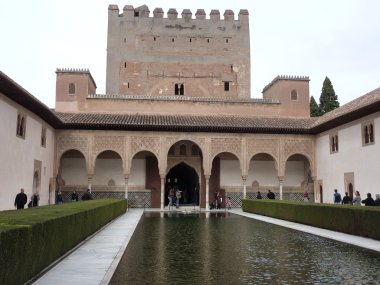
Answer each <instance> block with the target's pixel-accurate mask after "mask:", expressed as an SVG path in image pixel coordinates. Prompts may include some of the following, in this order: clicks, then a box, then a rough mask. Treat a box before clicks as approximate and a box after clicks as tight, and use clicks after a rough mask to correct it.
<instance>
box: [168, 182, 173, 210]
mask: <svg viewBox="0 0 380 285" xmlns="http://www.w3.org/2000/svg"><path fill="white" fill-rule="evenodd" d="M168 199H169V205H168V206H169V209H170V207H172V206H173V199H174V189H173V188H172V187H170V188H169V194H168Z"/></svg>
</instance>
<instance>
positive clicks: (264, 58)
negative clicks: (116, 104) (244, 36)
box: [0, 0, 380, 108]
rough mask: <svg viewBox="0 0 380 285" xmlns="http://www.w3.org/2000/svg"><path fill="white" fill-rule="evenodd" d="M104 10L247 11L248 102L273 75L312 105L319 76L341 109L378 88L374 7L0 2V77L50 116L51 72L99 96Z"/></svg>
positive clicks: (379, 32) (250, 0) (357, 0)
mask: <svg viewBox="0 0 380 285" xmlns="http://www.w3.org/2000/svg"><path fill="white" fill-rule="evenodd" d="M109 4H117V5H118V6H119V8H120V10H122V9H123V7H124V5H133V6H134V7H138V6H141V5H143V4H146V5H147V6H148V7H149V9H150V11H151V16H152V13H153V10H154V8H156V7H161V8H163V10H164V12H165V17H166V12H167V11H168V9H169V8H176V9H177V12H178V14H179V16H180V14H181V12H182V10H183V9H186V8H188V9H191V11H192V13H193V17H195V12H196V10H197V9H204V10H205V12H206V14H207V15H209V13H210V11H211V9H219V10H220V12H221V15H223V13H224V11H225V10H226V9H232V10H233V11H234V12H235V17H237V14H238V13H239V10H240V9H248V11H249V19H250V32H251V33H250V37H251V74H252V77H251V97H252V98H262V94H261V91H262V89H263V87H264V86H265V85H266V84H268V83H269V82H270V81H271V80H272V79H273V78H274V77H276V76H277V75H279V74H280V75H303V76H309V77H310V79H311V81H310V95H312V96H314V98H315V99H316V100H317V102H319V96H320V94H321V88H322V83H323V80H324V78H325V77H326V76H328V77H329V78H330V80H331V82H332V84H333V86H334V90H335V93H336V94H337V95H338V100H339V102H340V103H341V105H343V104H345V103H347V102H349V101H351V100H353V99H355V98H357V97H359V96H361V95H364V94H365V93H367V92H369V91H371V90H373V89H375V88H378V87H380V13H379V11H380V1H377V0H334V1H332V0H308V1H306V0H234V1H231V0H218V1H216V0H215V1H214V0H212V1H211V0H208V1H205V0H203V1H201V0H190V1H166V0H160V1H155V0H146V1H133V2H132V1H130V2H125V1H119V0H117V1H111V2H110V0H108V1H104V0H65V1H51V0H34V1H32V0H18V1H11V0H1V1H0V35H1V41H0V49H1V52H0V70H1V71H3V72H4V73H5V74H7V75H8V76H10V77H11V78H12V79H13V80H15V81H16V82H17V83H18V84H20V85H21V86H22V87H24V88H25V89H26V90H28V91H29V92H30V93H31V94H33V95H34V96H35V97H37V98H38V99H39V100H40V101H42V102H43V103H45V104H46V105H47V106H49V107H51V108H54V105H55V70H56V68H58V67H59V68H89V69H90V72H91V74H92V76H93V77H94V79H95V81H96V84H97V86H98V89H97V93H98V94H104V93H105V79H106V46H107V14H108V5H109ZM222 17H223V16H222ZM207 18H208V16H207Z"/></svg>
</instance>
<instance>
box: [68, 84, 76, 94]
mask: <svg viewBox="0 0 380 285" xmlns="http://www.w3.org/2000/svg"><path fill="white" fill-rule="evenodd" d="M69 95H75V84H74V83H69Z"/></svg>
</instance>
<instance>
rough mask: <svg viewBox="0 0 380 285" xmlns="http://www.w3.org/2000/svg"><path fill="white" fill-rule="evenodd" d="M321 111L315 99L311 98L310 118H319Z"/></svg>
mask: <svg viewBox="0 0 380 285" xmlns="http://www.w3.org/2000/svg"><path fill="white" fill-rule="evenodd" d="M319 116H320V111H319V107H318V104H317V102H316V101H315V99H314V97H313V96H311V98H310V117H319Z"/></svg>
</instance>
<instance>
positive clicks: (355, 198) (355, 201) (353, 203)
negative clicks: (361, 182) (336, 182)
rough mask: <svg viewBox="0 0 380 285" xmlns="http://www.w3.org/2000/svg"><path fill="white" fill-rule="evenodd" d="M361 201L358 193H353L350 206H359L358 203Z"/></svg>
mask: <svg viewBox="0 0 380 285" xmlns="http://www.w3.org/2000/svg"><path fill="white" fill-rule="evenodd" d="M361 201H362V198H360V193H359V191H355V197H354V198H353V199H352V205H354V206H360V205H361V204H360V202H361Z"/></svg>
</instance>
